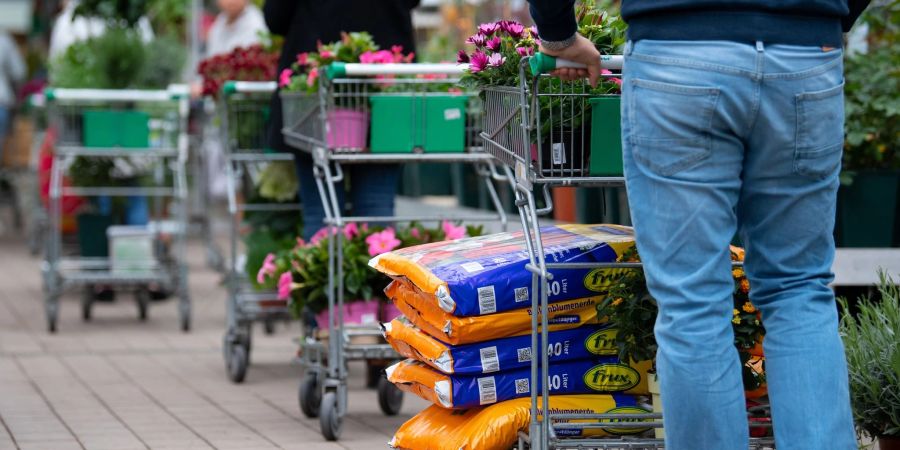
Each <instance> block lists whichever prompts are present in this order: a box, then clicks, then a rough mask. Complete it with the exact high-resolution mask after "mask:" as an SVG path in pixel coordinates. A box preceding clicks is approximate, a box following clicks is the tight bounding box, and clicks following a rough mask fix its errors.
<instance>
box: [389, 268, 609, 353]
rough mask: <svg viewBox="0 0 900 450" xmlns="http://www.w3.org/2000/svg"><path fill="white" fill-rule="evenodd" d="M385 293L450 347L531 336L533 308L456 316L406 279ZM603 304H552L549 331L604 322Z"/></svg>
mask: <svg viewBox="0 0 900 450" xmlns="http://www.w3.org/2000/svg"><path fill="white" fill-rule="evenodd" d="M384 292H385V294H386V295H387V296H388V298H390V299H391V300H392V301H393V302H394V304H395V305H397V309H399V310H400V312H402V313H403V315H405V316H406V318H407V319H409V321H410V322H412V324H413V325H415V326H416V327H417V328H419V329H420V330H422V331H423V332H425V333H427V334H429V335H431V336H434V337H436V338H438V339H440V340H441V341H443V342H446V343H448V344H452V345H459V344H471V343H474V342H482V341H489V340H492V339H499V338H504V337H510V336H519V335H523V334H528V333H531V308H525V309H517V310H515V311H506V312H502V313H497V314H491V315H489V316H475V317H456V316H453V315H451V314H450V313H447V312H446V311H444V310H442V309H441V308H440V307H438V305H437V303H436V302H435V301H434V296H433V295H431V294H426V293H424V292H422V291H420V290H419V289H417V288H416V287H415V286H413V285H412V283H410V282H409V281H407V280H402V279H400V280H394V281H393V282H391V284H389V285H388V287H387V289H385V290H384ZM602 302H603V297H599V296H598V297H588V298H582V299H577V300H567V301H564V302H559V303H554V304H552V305H549V307H548V314H547V320H548V322H549V324H550V327H549V328H550V331H555V330H568V329H572V328H578V327H580V326H583V325H588V324H601V323H603V318H600V317H597V305H599V304H600V303H602Z"/></svg>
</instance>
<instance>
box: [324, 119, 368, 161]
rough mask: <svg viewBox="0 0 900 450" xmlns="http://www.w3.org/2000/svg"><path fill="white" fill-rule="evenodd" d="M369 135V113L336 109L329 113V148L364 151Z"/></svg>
mask: <svg viewBox="0 0 900 450" xmlns="http://www.w3.org/2000/svg"><path fill="white" fill-rule="evenodd" d="M368 135H369V113H368V111H357V110H354V109H347V108H334V109H332V110H331V111H329V112H328V147H329V148H333V149H340V150H344V151H347V150H355V151H363V150H364V149H365V148H366V138H367V137H368Z"/></svg>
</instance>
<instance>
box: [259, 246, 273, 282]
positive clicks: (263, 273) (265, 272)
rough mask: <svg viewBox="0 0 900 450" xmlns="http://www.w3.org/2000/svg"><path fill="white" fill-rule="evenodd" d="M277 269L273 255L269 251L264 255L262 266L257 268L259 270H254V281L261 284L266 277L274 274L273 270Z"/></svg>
mask: <svg viewBox="0 0 900 450" xmlns="http://www.w3.org/2000/svg"><path fill="white" fill-rule="evenodd" d="M276 270H278V268H277V267H275V255H274V254H272V253H269V254H268V255H266V259H265V260H263V263H262V266H260V268H259V272H256V282H257V283H259V284H263V283H265V282H266V277H268V276H271V275H275V271H276Z"/></svg>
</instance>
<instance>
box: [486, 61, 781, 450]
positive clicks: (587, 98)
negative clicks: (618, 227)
mask: <svg viewBox="0 0 900 450" xmlns="http://www.w3.org/2000/svg"><path fill="white" fill-rule="evenodd" d="M601 65H602V66H603V67H604V68H606V69H609V70H614V71H620V70H621V68H622V57H621V56H618V55H614V56H609V55H607V56H604V57H603V58H602V60H601ZM557 67H579V66H578V65H577V64H575V63H572V62H568V61H562V60H559V61H557V60H555V59H554V58H551V57H548V56H546V55H542V54H538V55H535V56H534V57H531V58H524V59H523V60H522V64H521V66H520V68H519V85H518V86H513V87H500V86H498V87H489V88H487V89H485V92H484V95H485V102H484V107H485V113H484V116H485V123H484V131H483V132H482V134H481V137H482V139H483V140H484V143H485V149H486V151H487V152H488V153H490V154H491V155H493V156H494V157H495V158H496V159H497V160H498V161H499V162H501V163H502V165H503V166H504V172H505V173H506V174H507V176H509V177H510V178H511V179H513V180H514V183H513V184H514V190H515V196H516V206H517V207H518V211H519V216H520V219H521V222H522V227H523V228H524V230H525V233H524V235H525V242H526V247H527V250H528V254H529V258H530V263H529V264H528V265H527V269H528V270H529V271H530V272H531V273H532V275H533V280H532V289H531V292H532V308H534V309H535V310H538V311H540V312H541V313H540V314H539V315H538V314H535V315H532V342H531V346H532V354H541V355H542V357H541V358H540V360H539V359H538V358H533V359H532V361H531V386H537V385H540V386H542V388H541V389H540V390H538V389H532V392H531V424H530V426H529V429H528V432H527V433H522V434H520V439H519V448H520V449H524V448H530V449H536V450H546V449H551V448H557V449H558V448H579V449H582V448H591V449H635V448H641V449H645V448H663V446H664V441H663V440H662V439H659V438H655V437H654V438H649V437H643V436H635V437H620V438H615V439H609V438H572V437H566V436H565V434H566V433H560V432H558V431H559V430H563V429H565V430H572V429H576V428H581V429H585V428H594V429H610V428H621V427H630V428H636V429H647V428H654V429H657V430H659V429H660V428H661V427H662V415H661V414H660V413H647V414H624V415H623V414H600V415H597V414H594V415H585V414H564V415H563V414H549V415H547V416H543V417H542V415H541V414H540V411H549V410H550V409H549V395H550V393H549V384H550V383H549V382H548V383H540V382H539V380H548V369H549V356H548V352H546V351H541V350H540V349H543V348H547V343H548V342H549V339H548V332H549V327H548V312H547V308H548V292H549V291H550V289H538V287H539V286H549V285H550V284H549V283H551V282H552V279H553V275H552V272H553V271H554V270H563V269H640V268H641V267H642V266H641V264H640V263H624V262H621V263H548V262H546V260H545V256H544V246H543V243H542V238H541V229H540V226H539V223H538V217H539V216H541V215H544V214H547V213H549V212H551V211H552V209H553V202H552V197H551V195H550V188H551V187H554V186H577V187H617V186H624V177H623V176H622V174H621V172H620V171H621V166H619V168H618V171H619V173H615V172H616V170H609V169H608V168H607V169H606V171H605V172H606V173H604V171H603V170H600V171H598V170H596V169H595V168H592V167H591V164H590V162H589V156H588V155H589V154H590V151H591V150H590V146H589V143H588V139H587V138H586V133H587V132H588V131H587V125H586V122H585V119H586V117H587V115H588V114H589V113H590V112H591V111H592V105H591V99H592V98H596V97H597V96H596V95H593V94H592V93H591V89H590V86H589V85H588V83H587V82H586V81H580V82H572V83H561V82H558V81H556V80H555V79H551V77H549V76H547V75H545V74H546V73H547V72H550V71H552V70H553V69H554V68H557ZM581 67H583V66H581ZM532 74H534V76H530V75H532ZM606 76H612V75H606ZM617 96H618V95H612V96H609V95H607V96H601V97H608V98H615V97H617ZM593 113H594V114H598V112H597V110H593ZM617 118H618V116H617V115H616V116H615V118H614V119H613V120H617ZM603 119H604V118H603V117H593V118H592V120H594V121H597V120H600V121H602V120H603ZM583 125H584V126H583ZM548 134H549V135H550V136H552V137H553V138H552V139H550V142H549V143H548V142H544V139H541V138H539V136H541V135H548ZM548 144H549V145H548ZM614 150H615V149H613V150H612V151H614ZM614 156H615V157H616V158H618V159H619V160H621V157H620V155H614ZM591 157H595V155H591ZM620 164H621V163H620ZM538 189H539V191H540V192H541V193H542V196H543V201H544V206H543V207H541V208H538V206H537V204H538V203H537V201H536V198H535V197H536V196H535V191H536V190H538ZM568 420H582V421H585V422H581V423H563V422H561V421H568ZM569 434H571V433H569ZM657 434H658V435H660V436H661V433H657ZM771 447H774V444H773V442H772V440H771V439H768V438H764V439H763V438H759V439H753V440H752V443H751V448H754V449H762V448H771Z"/></svg>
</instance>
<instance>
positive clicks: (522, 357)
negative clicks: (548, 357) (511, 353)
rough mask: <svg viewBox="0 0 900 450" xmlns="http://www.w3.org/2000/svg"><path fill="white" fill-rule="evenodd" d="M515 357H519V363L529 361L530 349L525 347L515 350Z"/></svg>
mask: <svg viewBox="0 0 900 450" xmlns="http://www.w3.org/2000/svg"><path fill="white" fill-rule="evenodd" d="M516 355H517V356H518V357H519V362H529V361H531V347H525V348H520V349H518V350H516Z"/></svg>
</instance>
